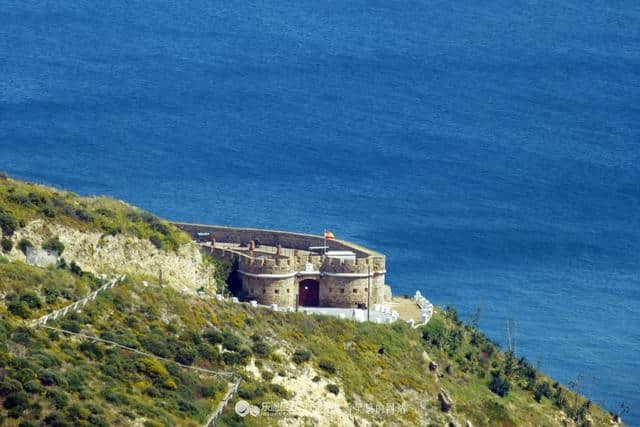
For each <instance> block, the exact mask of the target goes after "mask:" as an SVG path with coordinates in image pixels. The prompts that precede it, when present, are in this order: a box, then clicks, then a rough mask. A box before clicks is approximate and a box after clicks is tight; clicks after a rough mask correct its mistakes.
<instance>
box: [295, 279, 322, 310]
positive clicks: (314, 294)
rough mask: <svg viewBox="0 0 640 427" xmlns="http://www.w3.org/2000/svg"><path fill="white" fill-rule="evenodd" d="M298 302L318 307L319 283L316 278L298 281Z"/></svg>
mask: <svg viewBox="0 0 640 427" xmlns="http://www.w3.org/2000/svg"><path fill="white" fill-rule="evenodd" d="M298 304H300V305H302V306H306V307H318V306H319V305H320V283H319V282H318V281H317V280H313V279H305V280H302V281H300V286H299V288H298Z"/></svg>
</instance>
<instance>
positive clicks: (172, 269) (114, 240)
mask: <svg viewBox="0 0 640 427" xmlns="http://www.w3.org/2000/svg"><path fill="white" fill-rule="evenodd" d="M53 237H57V238H58V239H59V240H60V241H61V242H62V243H63V244H64V246H65V248H64V252H63V253H62V257H63V258H64V259H65V260H66V261H67V263H70V262H71V261H74V262H75V263H76V264H78V265H79V266H80V267H81V268H82V269H83V270H85V271H90V272H92V273H96V274H99V273H111V272H122V273H129V274H147V275H150V276H153V277H156V278H158V279H160V277H161V279H162V283H163V284H167V285H169V286H171V287H173V288H175V289H177V290H179V291H182V292H189V293H194V292H195V291H196V290H197V289H198V288H200V287H204V288H209V289H215V283H214V279H213V273H214V269H213V266H212V265H211V264H209V263H207V262H206V261H205V259H204V257H203V255H202V253H201V252H200V250H199V249H198V247H197V245H195V244H194V243H187V244H184V245H182V246H181V247H180V248H179V249H178V250H177V251H172V250H162V249H157V248H156V247H155V246H154V245H153V244H152V243H151V242H150V241H149V240H146V239H138V238H136V237H133V236H128V235H121V234H119V235H116V236H110V235H108V236H103V235H102V234H101V233H99V232H95V231H81V230H78V229H75V228H71V227H67V226H64V225H60V224H50V223H47V222H45V221H42V220H35V221H32V222H30V223H29V224H27V225H26V226H25V227H24V228H21V229H19V230H17V231H16V232H15V234H14V236H13V241H14V242H15V243H16V244H17V242H19V241H20V240H21V239H23V238H24V239H27V240H29V241H30V242H31V243H33V245H34V247H36V248H40V247H41V245H42V243H43V242H45V241H47V240H48V239H50V238H53ZM16 246H17V245H14V248H13V249H12V250H11V251H10V252H9V253H8V254H6V255H7V256H8V257H9V258H10V259H14V260H21V261H25V262H26V257H25V255H24V254H23V253H22V252H21V251H20V250H19V249H18V248H17V247H16Z"/></svg>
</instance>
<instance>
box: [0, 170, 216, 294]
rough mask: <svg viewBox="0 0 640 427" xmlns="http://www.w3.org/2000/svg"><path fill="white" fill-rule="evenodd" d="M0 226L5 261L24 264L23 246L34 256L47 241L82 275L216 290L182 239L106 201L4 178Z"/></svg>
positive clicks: (203, 263)
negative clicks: (140, 276) (144, 277)
mask: <svg viewBox="0 0 640 427" xmlns="http://www.w3.org/2000/svg"><path fill="white" fill-rule="evenodd" d="M0 226H1V229H2V237H3V242H2V244H3V248H4V249H5V250H4V255H5V256H6V257H7V258H9V259H10V260H20V261H25V260H26V256H27V251H26V247H25V246H30V247H32V249H35V252H38V251H42V249H41V248H42V247H43V245H45V244H47V243H48V242H49V243H50V242H52V241H53V242H55V241H59V242H61V243H62V246H61V248H62V252H63V253H62V254H61V255H62V257H63V258H64V259H65V260H66V262H68V263H71V262H72V261H73V262H74V263H76V264H77V265H78V266H79V267H80V268H81V269H82V270H84V271H90V272H93V273H100V274H102V273H109V272H114V271H116V270H117V271H118V272H126V273H130V274H137V273H144V274H151V275H153V276H156V277H158V278H159V280H160V281H161V282H162V283H166V284H168V285H170V286H173V287H175V288H177V289H179V290H181V291H187V292H195V291H196V290H197V289H199V288H201V287H205V288H206V287H210V288H212V289H214V288H215V281H214V280H212V274H213V272H214V268H213V265H212V263H211V262H210V260H208V259H207V258H205V257H203V256H202V255H201V254H200V252H199V250H198V248H197V247H196V245H194V244H193V243H192V242H191V239H190V237H189V236H188V235H187V234H185V233H184V232H182V231H180V230H179V229H178V228H176V227H175V226H173V225H172V224H170V223H168V222H166V221H163V220H160V219H159V218H157V217H156V216H154V215H152V214H150V213H148V212H144V211H142V210H141V209H138V208H136V207H133V206H130V205H128V204H126V203H124V202H121V201H118V200H113V199H110V198H108V197H80V196H78V195H77V194H74V193H70V192H66V191H61V190H57V189H54V188H49V187H44V186H41V185H34V184H30V183H25V182H20V181H17V180H13V179H11V178H9V177H8V176H6V175H4V174H3V175H2V176H0ZM20 242H23V243H22V244H20ZM37 255H38V254H36V255H34V256H35V257H38V256H37ZM39 258H45V259H46V256H40V257H39Z"/></svg>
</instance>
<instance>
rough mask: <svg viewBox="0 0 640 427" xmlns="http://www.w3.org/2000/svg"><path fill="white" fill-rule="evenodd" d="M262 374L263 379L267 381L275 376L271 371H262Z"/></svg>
mask: <svg viewBox="0 0 640 427" xmlns="http://www.w3.org/2000/svg"><path fill="white" fill-rule="evenodd" d="M261 375H262V379H263V380H265V381H267V382H269V381H271V380H272V379H273V377H274V375H273V372H271V371H262V372H261Z"/></svg>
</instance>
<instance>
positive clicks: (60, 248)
mask: <svg viewBox="0 0 640 427" xmlns="http://www.w3.org/2000/svg"><path fill="white" fill-rule="evenodd" d="M42 249H45V250H47V251H51V252H55V253H57V254H58V256H60V255H62V252H64V244H63V243H62V242H61V241H60V240H58V238H57V237H55V238H53V239H49V240H47V241H46V242H44V243H43V244H42Z"/></svg>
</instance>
